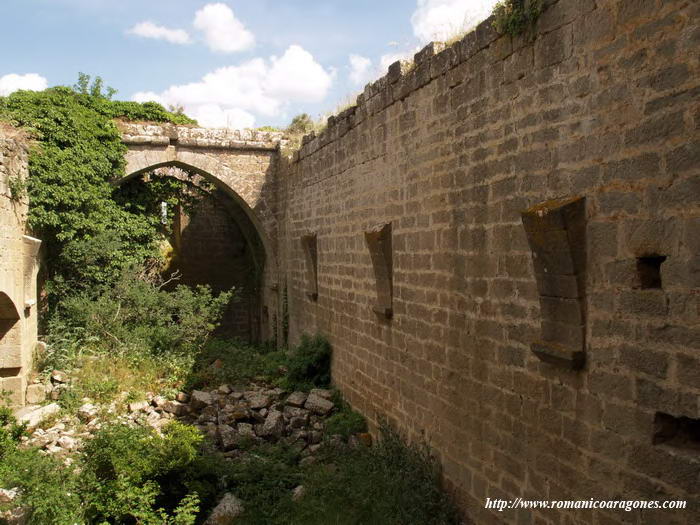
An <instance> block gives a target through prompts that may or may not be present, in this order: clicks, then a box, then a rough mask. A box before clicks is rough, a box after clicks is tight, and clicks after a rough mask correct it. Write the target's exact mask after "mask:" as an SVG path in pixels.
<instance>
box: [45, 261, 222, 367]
mask: <svg viewBox="0 0 700 525" xmlns="http://www.w3.org/2000/svg"><path fill="white" fill-rule="evenodd" d="M231 296H232V293H231V292H224V293H221V294H219V295H218V296H217V297H214V296H213V295H212V293H211V290H210V289H209V287H207V286H198V287H196V288H194V289H192V288H189V287H187V286H182V285H180V286H177V287H176V288H175V289H174V290H173V291H170V292H168V291H165V290H163V289H162V288H161V286H160V284H159V283H158V282H154V281H152V280H149V279H144V278H143V277H142V276H140V275H139V274H138V273H137V271H136V270H135V269H133V268H132V269H129V270H126V271H124V272H123V273H122V276H121V279H120V280H119V281H118V282H117V283H116V285H115V286H113V287H105V288H103V289H102V292H101V293H99V295H98V296H97V297H96V298H93V297H91V296H89V295H87V294H80V295H76V296H72V297H67V298H65V299H64V300H63V302H62V303H61V307H60V310H59V312H58V314H57V316H56V317H55V318H54V319H52V321H51V324H50V332H51V333H52V334H53V335H52V337H53V338H55V339H56V338H60V337H64V338H65V337H68V338H69V337H70V336H73V337H77V338H78V339H79V340H78V341H65V342H67V343H68V345H67V346H68V347H76V348H77V347H81V348H85V346H86V345H89V347H90V348H92V349H96V350H100V351H109V352H114V351H118V352H125V351H128V350H135V351H136V352H137V353H139V354H144V355H164V354H167V355H169V356H173V355H178V354H186V353H191V352H193V351H195V350H198V349H200V348H201V347H202V346H203V345H204V344H205V343H206V341H207V338H208V337H209V335H210V334H211V332H212V331H214V329H216V327H217V326H218V323H219V320H220V318H221V315H222V314H223V311H224V309H225V307H226V306H227V304H228V303H229V301H230V300H231ZM54 351H56V350H52V352H54ZM57 351H58V352H59V353H61V350H60V349H57Z"/></svg>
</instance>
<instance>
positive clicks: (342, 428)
mask: <svg viewBox="0 0 700 525" xmlns="http://www.w3.org/2000/svg"><path fill="white" fill-rule="evenodd" d="M333 403H334V404H335V406H336V411H335V413H334V414H333V415H332V416H331V417H329V418H328V419H327V420H326V421H325V423H324V429H325V431H326V434H327V435H329V436H332V435H339V436H342V437H343V439H346V440H347V439H348V438H349V437H350V436H352V435H353V434H358V433H360V432H367V421H366V420H365V418H364V416H363V415H362V414H360V413H359V412H356V411H355V410H353V409H352V407H351V406H350V405H349V404H348V403H347V402H346V401H345V400H344V399H343V396H342V394H341V393H340V391H339V390H335V391H334V392H333Z"/></svg>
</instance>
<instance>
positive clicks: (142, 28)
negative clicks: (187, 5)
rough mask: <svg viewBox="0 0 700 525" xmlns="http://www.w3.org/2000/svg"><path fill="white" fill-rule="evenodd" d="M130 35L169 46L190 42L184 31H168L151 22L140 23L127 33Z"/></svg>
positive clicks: (166, 28)
mask: <svg viewBox="0 0 700 525" xmlns="http://www.w3.org/2000/svg"><path fill="white" fill-rule="evenodd" d="M127 33H128V34H130V35H136V36H140V37H143V38H153V39H154V40H165V41H167V42H170V43H171V44H189V43H190V42H192V39H191V38H190V35H189V34H188V33H187V31H185V30H184V29H170V28H168V27H164V26H159V25H156V24H154V23H153V22H140V23H138V24H136V25H135V26H134V27H132V28H131V29H129V30H128V31H127Z"/></svg>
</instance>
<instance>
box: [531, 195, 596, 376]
mask: <svg viewBox="0 0 700 525" xmlns="http://www.w3.org/2000/svg"><path fill="white" fill-rule="evenodd" d="M522 220H523V226H524V227H525V233H526V234H527V240H528V243H529V245H530V250H531V251H532V262H533V265H534V268H535V278H536V280H537V289H538V292H539V298H540V311H541V316H542V317H541V336H540V339H539V340H538V341H535V342H533V343H532V345H531V348H532V351H533V353H534V354H535V355H536V356H537V357H539V358H540V359H541V360H543V361H546V362H548V363H552V364H556V365H559V366H564V367H566V368H572V369H576V368H581V367H583V365H584V361H585V336H586V321H585V314H586V312H585V284H586V275H585V270H586V201H585V199H584V198H582V197H573V198H567V199H557V200H550V201H546V202H543V203H540V204H537V205H535V206H533V207H531V208H529V209H528V210H525V211H524V212H522Z"/></svg>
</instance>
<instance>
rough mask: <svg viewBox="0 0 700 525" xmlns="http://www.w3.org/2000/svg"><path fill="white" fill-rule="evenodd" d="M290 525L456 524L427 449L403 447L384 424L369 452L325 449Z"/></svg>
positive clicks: (399, 437)
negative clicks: (377, 440)
mask: <svg viewBox="0 0 700 525" xmlns="http://www.w3.org/2000/svg"><path fill="white" fill-rule="evenodd" d="M304 486H305V488H306V491H305V495H304V497H303V498H302V499H301V500H300V501H299V502H298V504H297V505H296V506H295V507H294V511H293V514H292V517H291V519H290V523H292V524H294V525H302V524H303V525H316V524H318V525H326V524H328V523H334V524H337V525H357V524H360V523H362V524H377V525H379V524H381V525H417V524H422V525H452V524H454V525H456V524H458V523H459V522H460V518H459V513H458V511H457V510H456V507H455V505H454V503H453V502H452V501H451V500H450V498H449V497H448V496H447V495H446V494H445V493H444V492H443V491H442V490H441V488H440V471H439V469H438V466H437V463H436V461H435V460H434V458H432V457H431V456H430V453H429V451H428V449H427V448H426V447H425V446H423V445H419V444H414V445H406V444H405V443H404V441H403V439H402V438H401V436H400V435H399V434H398V433H397V432H396V431H394V430H393V429H391V428H390V427H389V426H388V425H383V426H382V428H381V439H380V440H379V442H378V443H377V444H376V445H375V446H374V447H372V448H364V447H361V448H358V449H354V450H348V449H345V448H344V449H329V450H328V452H327V456H326V458H325V461H324V464H323V465H321V466H318V467H316V468H314V469H313V470H311V472H309V474H308V477H307V479H306V480H305V483H304Z"/></svg>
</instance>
